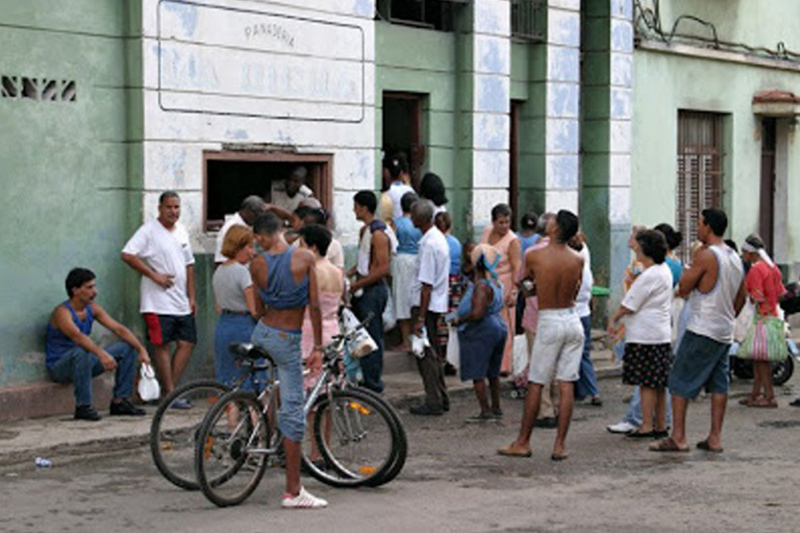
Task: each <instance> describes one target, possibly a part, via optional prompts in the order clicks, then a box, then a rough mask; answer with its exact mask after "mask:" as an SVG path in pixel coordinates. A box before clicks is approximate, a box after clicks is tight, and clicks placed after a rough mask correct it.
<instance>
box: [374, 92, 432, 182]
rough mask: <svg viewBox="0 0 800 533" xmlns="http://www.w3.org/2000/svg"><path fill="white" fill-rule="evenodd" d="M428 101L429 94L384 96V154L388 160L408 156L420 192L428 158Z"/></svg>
mask: <svg viewBox="0 0 800 533" xmlns="http://www.w3.org/2000/svg"><path fill="white" fill-rule="evenodd" d="M424 99H425V95H424V94H418V93H404V92H384V93H383V131H382V135H383V152H384V154H385V155H386V156H387V157H388V156H391V155H392V154H395V153H397V152H403V153H404V154H406V156H407V158H408V167H409V168H408V170H409V174H410V175H411V185H412V186H413V187H414V188H415V189H417V190H419V183H420V181H421V180H422V167H423V165H424V164H425V155H426V154H425V146H424V145H423V144H422V127H423V124H422V112H423V103H424Z"/></svg>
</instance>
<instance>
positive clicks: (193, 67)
mask: <svg viewBox="0 0 800 533" xmlns="http://www.w3.org/2000/svg"><path fill="white" fill-rule="evenodd" d="M188 68H189V79H190V80H192V81H197V61H196V60H195V58H194V56H192V57H190V58H189V65H188Z"/></svg>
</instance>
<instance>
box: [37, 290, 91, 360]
mask: <svg viewBox="0 0 800 533" xmlns="http://www.w3.org/2000/svg"><path fill="white" fill-rule="evenodd" d="M64 307H66V308H67V309H69V312H70V314H71V315H72V321H73V322H74V323H75V325H76V326H77V327H78V329H79V330H80V331H81V333H83V334H84V335H89V334H90V333H91V332H92V323H93V322H94V314H93V313H92V306H90V305H89V306H86V318H84V319H83V320H81V319H80V318H78V313H76V312H75V309H73V308H72V304H71V303H69V300H67V301H66V302H64ZM77 347H78V345H77V344H75V341H73V340H72V339H70V338H69V337H67V336H66V335H64V334H63V333H62V332H61V330H60V329H58V328H57V327H55V326H54V325H53V324H51V323H50V322H48V323H47V339H46V341H45V349H44V353H45V358H44V362H45V364H46V365H47V366H51V365H54V364H55V363H56V362H58V360H59V359H61V357H63V356H64V354H66V353H67V352H69V351H70V350H73V349H74V348H77Z"/></svg>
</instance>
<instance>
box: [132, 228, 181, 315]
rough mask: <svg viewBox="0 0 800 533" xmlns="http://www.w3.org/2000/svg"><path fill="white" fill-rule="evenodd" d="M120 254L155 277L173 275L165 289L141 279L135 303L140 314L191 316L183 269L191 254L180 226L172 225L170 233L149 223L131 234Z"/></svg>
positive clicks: (153, 282) (146, 278) (148, 279)
mask: <svg viewBox="0 0 800 533" xmlns="http://www.w3.org/2000/svg"><path fill="white" fill-rule="evenodd" d="M122 253H125V254H130V255H135V256H137V257H138V258H139V259H141V260H142V261H144V262H145V263H146V264H147V265H148V266H149V267H150V268H152V269H153V270H155V271H156V272H158V273H159V274H168V275H171V276H174V277H173V280H172V281H173V284H172V286H171V287H170V288H169V289H165V288H163V287H161V286H160V285H158V284H157V283H156V282H155V281H153V280H151V279H150V278H148V277H147V276H142V281H141V285H140V287H141V289H140V290H141V296H140V303H139V310H140V311H141V312H142V313H156V314H159V315H178V316H181V315H189V314H191V313H192V310H191V307H190V306H189V296H188V294H187V292H186V267H187V266H189V265H193V264H194V255H192V247H191V245H190V244H189V234H188V233H187V231H186V228H184V227H183V225H182V224H180V223H176V224H175V226H174V227H173V229H172V231H170V230H168V229H167V228H165V227H164V225H163V224H162V223H161V222H159V221H158V220H151V221H150V222H147V223H146V224H144V225H143V226H142V227H140V228H139V229H138V230H137V231H136V233H134V234H133V237H131V238H130V240H129V241H128V242H127V243H126V244H125V248H123V249H122Z"/></svg>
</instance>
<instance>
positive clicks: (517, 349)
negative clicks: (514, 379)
mask: <svg viewBox="0 0 800 533" xmlns="http://www.w3.org/2000/svg"><path fill="white" fill-rule="evenodd" d="M512 353H513V355H514V358H513V359H512V360H511V375H512V376H522V375H526V376H527V373H528V370H527V369H528V354H529V353H530V352H529V350H528V339H527V338H526V337H525V334H524V333H523V334H522V335H517V336H516V337H514V351H513V352H512Z"/></svg>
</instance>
